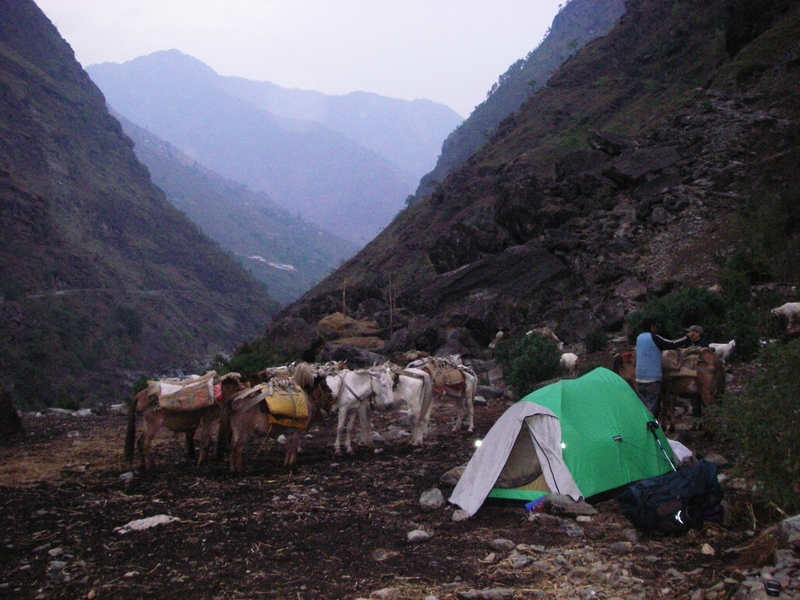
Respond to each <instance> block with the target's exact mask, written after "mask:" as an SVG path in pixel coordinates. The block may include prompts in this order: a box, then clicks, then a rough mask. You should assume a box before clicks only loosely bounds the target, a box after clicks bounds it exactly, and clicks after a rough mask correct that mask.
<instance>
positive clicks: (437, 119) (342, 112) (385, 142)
mask: <svg viewBox="0 0 800 600" xmlns="http://www.w3.org/2000/svg"><path fill="white" fill-rule="evenodd" d="M219 86H220V87H221V88H222V89H224V90H226V91H227V92H229V93H231V94H233V95H234V96H236V97H238V98H241V99H242V100H247V101H248V102H250V103H251V104H253V106H257V107H259V108H261V109H263V110H266V111H267V112H270V113H272V114H274V115H277V116H279V117H283V118H285V119H296V120H302V121H312V122H315V123H319V124H320V125H324V126H325V127H327V128H328V129H330V130H332V131H337V132H339V133H341V134H343V135H345V136H347V137H348V138H350V139H351V140H355V141H356V142H358V143H359V144H360V145H362V146H363V147H364V148H367V149H369V150H372V151H373V152H376V153H377V154H380V155H381V156H383V157H384V158H387V159H389V160H390V161H391V162H393V163H394V164H396V165H397V166H398V167H400V168H401V169H402V170H404V171H406V172H407V173H409V174H410V175H411V176H413V177H414V178H415V179H416V180H419V178H421V177H422V176H423V175H425V174H426V173H428V172H429V171H430V170H431V169H433V168H434V166H435V165H436V159H437V157H438V156H439V152H440V150H441V147H442V140H444V139H445V138H446V137H447V136H448V135H449V134H450V133H451V132H452V131H453V130H454V129H455V128H456V127H458V125H459V124H460V123H461V122H462V121H463V120H464V119H463V118H462V117H461V116H460V115H459V114H458V113H456V112H455V111H454V110H452V109H451V108H449V107H447V106H445V105H444V104H439V103H437V102H432V101H430V100H413V101H411V102H408V101H406V100H398V99H395V98H387V97H385V96H379V95H378V94H371V93H368V92H353V93H351V94H346V95H343V96H329V95H326V94H323V93H321V92H313V91H308V90H299V89H287V88H282V87H280V86H277V85H275V84H274V83H269V82H266V81H251V80H248V79H243V78H241V77H222V78H220V79H219Z"/></svg>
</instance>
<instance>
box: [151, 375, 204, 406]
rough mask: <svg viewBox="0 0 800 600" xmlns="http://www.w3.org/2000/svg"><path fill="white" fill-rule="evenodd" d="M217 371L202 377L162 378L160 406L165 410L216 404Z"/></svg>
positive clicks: (159, 397) (159, 395)
mask: <svg viewBox="0 0 800 600" xmlns="http://www.w3.org/2000/svg"><path fill="white" fill-rule="evenodd" d="M216 376H217V374H216V372H215V371H209V372H208V373H206V374H205V375H203V376H202V377H195V378H192V379H183V380H163V379H162V380H161V381H159V382H158V383H159V384H160V388H161V389H160V391H159V394H158V407H159V408H160V409H163V410H173V411H189V410H198V409H201V408H207V407H209V406H214V404H215V403H216V397H215V393H214V377H216Z"/></svg>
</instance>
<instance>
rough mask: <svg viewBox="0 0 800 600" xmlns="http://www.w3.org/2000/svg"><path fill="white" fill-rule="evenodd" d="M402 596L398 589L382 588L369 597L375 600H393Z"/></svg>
mask: <svg viewBox="0 0 800 600" xmlns="http://www.w3.org/2000/svg"><path fill="white" fill-rule="evenodd" d="M401 595H402V592H401V590H400V589H399V588H383V589H380V590H376V591H374V592H372V593H371V594H370V595H369V597H370V598H375V599H376V600H395V599H396V598H399V597H400V596H401Z"/></svg>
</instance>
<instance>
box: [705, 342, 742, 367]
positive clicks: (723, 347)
mask: <svg viewBox="0 0 800 600" xmlns="http://www.w3.org/2000/svg"><path fill="white" fill-rule="evenodd" d="M708 347H709V348H711V349H712V350H714V353H715V354H716V355H717V356H718V357H719V359H720V360H721V361H722V364H723V365H726V364H728V359H729V358H730V357H731V354H733V349H734V348H735V347H736V340H731V341H730V342H728V343H727V344H709V345H708Z"/></svg>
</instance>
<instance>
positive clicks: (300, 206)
mask: <svg viewBox="0 0 800 600" xmlns="http://www.w3.org/2000/svg"><path fill="white" fill-rule="evenodd" d="M87 70H88V71H89V73H90V74H91V76H92V78H93V80H94V81H95V82H96V83H97V84H98V85H99V86H100V88H101V89H102V90H103V93H104V94H105V96H106V99H107V101H108V103H109V104H110V105H111V106H112V107H113V108H114V109H115V110H117V111H119V112H120V113H121V114H123V115H124V116H125V117H127V118H128V119H130V120H131V121H133V122H134V123H136V124H137V125H140V126H142V127H144V128H145V129H147V130H148V131H150V132H152V133H154V134H155V135H157V136H159V137H161V138H162V139H164V140H166V141H168V142H169V143H171V144H173V145H174V146H176V147H177V148H179V149H180V150H181V151H183V152H185V153H186V154H188V155H189V156H191V157H192V158H194V159H196V160H197V161H199V162H200V163H202V164H204V165H206V166H207V167H208V168H210V169H213V170H214V171H216V172H218V173H219V174H220V175H222V176H224V177H228V178H230V179H233V180H235V181H238V182H240V183H244V184H246V185H247V186H248V187H251V188H252V189H254V190H257V191H264V192H267V193H268V194H269V195H270V196H271V197H272V198H273V199H274V200H275V202H277V203H279V204H280V205H281V206H283V207H285V208H287V209H289V210H291V211H292V212H299V213H300V214H301V215H302V216H303V217H304V218H305V219H307V220H309V221H311V222H313V223H315V224H317V225H319V226H320V227H323V228H325V229H327V230H329V231H331V232H333V233H335V234H337V235H340V236H342V237H344V238H345V239H348V240H350V241H353V242H355V243H358V244H361V245H363V244H364V243H366V242H367V241H369V240H370V239H372V238H373V237H374V236H375V235H376V234H377V233H378V232H379V231H380V229H381V228H383V227H384V226H386V225H387V224H388V223H389V222H390V221H391V219H392V218H393V217H394V215H395V214H397V211H398V210H400V209H401V208H402V207H403V206H404V204H405V199H406V197H407V196H408V195H409V193H410V192H413V189H414V187H415V186H416V182H417V179H415V177H414V176H413V175H412V174H410V173H408V172H406V171H403V170H402V169H401V168H400V167H399V166H397V165H396V164H394V163H392V162H390V161H389V159H387V158H384V157H383V156H380V155H378V154H377V153H376V152H375V151H373V150H369V149H367V148H365V147H364V146H362V145H360V144H359V143H358V142H357V141H355V140H353V139H351V138H349V137H346V136H345V135H343V134H341V133H338V132H337V131H333V130H332V129H329V128H328V127H325V126H323V125H320V124H319V123H316V122H313V121H308V120H299V119H289V118H285V117H282V116H278V115H275V114H272V113H268V112H266V111H265V110H263V109H261V108H259V107H258V106H256V105H255V104H253V103H251V102H250V101H248V100H243V99H242V97H251V96H256V97H260V96H259V94H258V93H255V94H252V93H250V92H248V94H245V93H244V91H243V88H244V87H247V86H243V85H241V83H242V82H241V81H239V82H236V81H229V80H227V79H226V78H222V77H220V76H219V75H217V74H216V73H215V72H214V71H213V70H212V69H210V68H209V67H208V66H206V65H204V64H203V63H202V62H200V61H198V60H196V59H194V58H192V57H189V56H186V55H184V54H181V53H180V52H177V51H175V50H171V51H165V52H156V53H154V54H151V55H149V56H145V57H140V58H137V59H135V60H132V61H129V62H127V63H124V64H122V65H119V64H114V63H105V64H102V65H93V66H90V67H88V68H87ZM228 87H233V88H235V89H236V90H237V91H236V94H238V96H237V95H236V94H234V93H232V92H231V91H228V89H227V88H228ZM251 91H252V90H251ZM239 96H242V97H239ZM406 104H412V103H406ZM423 106H425V107H426V106H427V105H425V104H424V103H423ZM337 114H338V113H337ZM332 119H333V120H334V121H336V120H338V121H343V119H342V118H340V117H337V116H336V115H334V116H333V117H332ZM398 120H400V119H398ZM350 129H355V128H354V127H350ZM360 135H361V137H364V138H367V137H375V136H374V135H373V134H368V132H366V131H362V132H361V133H360ZM353 215H358V218H357V219H354V218H353Z"/></svg>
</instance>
